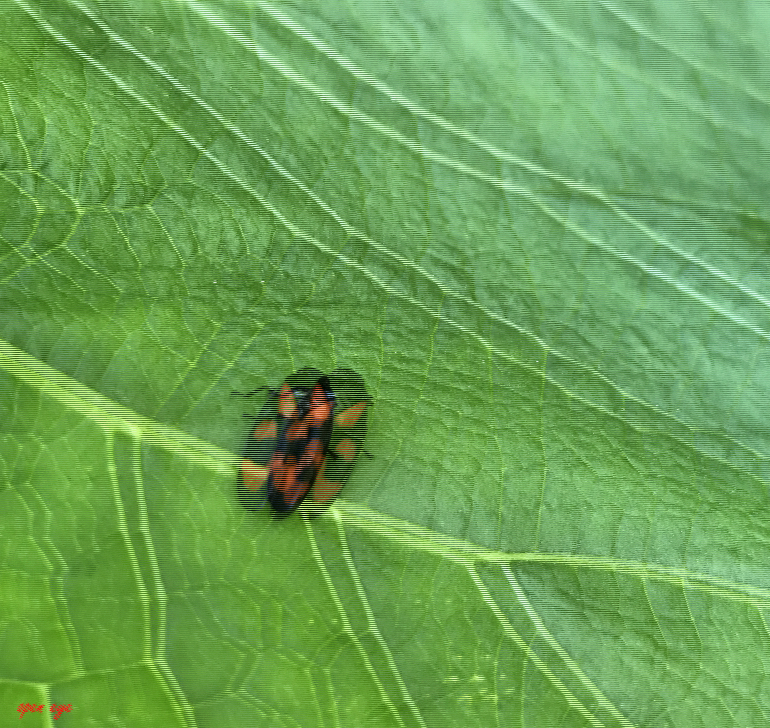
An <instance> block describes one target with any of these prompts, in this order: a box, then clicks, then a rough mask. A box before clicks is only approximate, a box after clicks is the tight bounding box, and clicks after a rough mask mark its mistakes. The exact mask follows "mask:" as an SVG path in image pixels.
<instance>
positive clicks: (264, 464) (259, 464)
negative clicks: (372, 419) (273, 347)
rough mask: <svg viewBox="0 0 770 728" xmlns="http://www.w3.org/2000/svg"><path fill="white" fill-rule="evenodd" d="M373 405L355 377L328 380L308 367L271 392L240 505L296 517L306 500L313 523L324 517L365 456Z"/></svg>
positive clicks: (241, 481) (339, 374) (257, 422)
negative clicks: (265, 507)
mask: <svg viewBox="0 0 770 728" xmlns="http://www.w3.org/2000/svg"><path fill="white" fill-rule="evenodd" d="M259 391H261V390H255V391H254V392H248V393H247V394H246V395H245V396H251V395H253V394H256V392H259ZM368 404H369V398H368V395H367V393H366V387H365V386H364V383H363V380H362V379H361V377H360V376H359V375H358V374H357V373H356V372H354V371H352V370H350V369H338V370H335V371H334V372H332V373H331V374H330V375H329V376H328V377H327V376H325V375H324V374H322V373H321V372H319V371H318V370H317V369H313V368H312V367H305V368H304V369H300V370H299V371H297V372H295V373H294V374H292V375H291V376H289V377H287V379H286V380H285V381H284V382H283V383H282V385H281V388H280V389H279V390H270V394H269V396H268V399H267V401H266V402H265V404H264V406H263V407H262V409H261V410H260V412H259V414H258V415H257V416H256V418H254V424H253V426H252V427H251V428H250V431H249V437H248V439H247V442H246V445H245V447H244V449H243V455H242V459H241V465H240V470H239V473H238V495H239V498H240V500H241V503H242V504H243V505H244V506H245V507H246V508H249V509H251V510H257V509H259V508H261V507H262V506H263V505H264V503H265V500H268V501H269V502H270V505H271V506H272V508H273V510H274V511H275V512H276V514H277V515H279V516H286V515H288V514H290V513H292V512H293V511H294V510H296V508H297V507H298V506H299V505H300V503H302V502H303V500H304V501H305V504H306V505H307V508H305V507H304V506H303V511H306V512H307V514H308V515H316V514H317V513H319V512H320V511H322V510H323V509H324V508H325V507H326V506H327V505H328V504H329V503H331V501H332V500H334V498H335V497H336V495H337V493H339V491H340V490H341V489H342V486H343V485H344V484H345V482H346V481H347V479H348V477H349V476H350V472H351V471H352V469H353V465H354V464H355V461H356V459H357V457H358V454H359V452H360V451H361V450H360V445H361V443H362V442H363V439H364V437H365V435H366V408H367V405H368ZM308 495H309V498H307V500H306V497H307V496H308Z"/></svg>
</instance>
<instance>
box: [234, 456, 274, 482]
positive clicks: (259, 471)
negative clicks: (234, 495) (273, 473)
mask: <svg viewBox="0 0 770 728" xmlns="http://www.w3.org/2000/svg"><path fill="white" fill-rule="evenodd" d="M268 472H269V470H268V468H267V467H265V466H264V465H257V464H256V463H254V462H252V461H251V460H245V459H244V460H243V461H242V462H241V477H242V478H243V486H244V487H245V488H247V489H248V490H259V489H260V488H261V487H262V486H263V485H264V484H265V481H266V480H267V474H268Z"/></svg>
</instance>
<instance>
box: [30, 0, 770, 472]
mask: <svg viewBox="0 0 770 728" xmlns="http://www.w3.org/2000/svg"><path fill="white" fill-rule="evenodd" d="M16 1H17V2H18V4H19V5H20V6H21V7H22V8H24V10H25V11H26V12H28V13H29V14H30V15H31V16H32V17H33V18H35V20H36V21H37V22H38V23H39V24H40V26H41V27H42V28H44V29H45V30H46V31H47V32H48V33H49V34H50V35H51V36H52V37H54V38H55V39H56V40H57V41H58V42H60V43H61V44H62V45H64V46H66V47H67V48H69V49H70V50H71V51H72V52H73V53H75V54H76V55H78V57H80V58H81V59H82V60H84V61H85V62H87V63H88V64H89V65H91V66H93V67H94V68H96V69H97V70H98V71H99V72H100V73H102V74H103V75H104V76H106V77H107V78H109V79H110V80H111V81H112V82H113V83H114V84H115V85H116V86H118V88H120V89H121V90H122V91H123V92H124V93H126V94H127V95H128V96H130V97H131V98H133V99H135V100H136V101H137V102H138V103H139V104H141V105H142V106H143V107H144V108H146V109H147V110H148V111H150V112H151V113H153V114H154V115H155V116H156V117H157V118H158V119H159V120H160V121H162V122H163V123H164V124H165V125H166V126H168V127H169V128H170V129H172V130H174V131H175V132H176V133H177V134H179V136H180V137H181V138H183V139H185V140H186V141H187V142H188V143H189V144H190V145H191V146H192V147H193V148H194V149H196V150H197V151H198V152H199V153H200V154H201V155H202V156H204V157H206V158H207V159H208V160H209V161H210V162H211V163H212V164H213V165H214V166H215V167H216V168H217V169H219V170H220V172H222V174H223V175H225V176H226V177H227V178H228V179H230V180H232V181H233V182H234V183H235V184H237V185H238V186H240V187H241V188H242V189H244V190H245V191H246V192H248V193H249V194H250V195H251V196H252V197H253V198H254V199H255V200H257V201H258V202H259V203H260V204H261V205H262V206H263V207H264V208H265V209H266V210H267V211H268V212H270V214H272V215H273V216H274V217H275V218H276V219H277V220H278V221H279V222H280V223H281V224H282V225H283V226H284V227H285V228H286V229H287V230H289V232H291V233H292V235H294V236H296V237H297V238H299V239H301V240H303V241H305V242H307V243H309V244H311V245H313V246H315V247H316V248H317V249H319V250H321V251H323V252H324V253H326V254H327V255H330V256H332V257H335V258H337V259H338V260H339V261H340V262H343V263H344V264H346V265H347V266H349V267H351V268H354V269H356V270H357V271H359V272H360V273H361V274H362V275H363V276H364V277H366V278H367V279H368V280H370V281H371V282H373V283H374V284H375V285H376V286H377V287H378V288H380V289H382V290H386V291H388V292H389V293H390V294H391V295H396V296H398V297H400V298H401V299H402V300H405V301H407V302H409V303H410V304H411V305H413V306H416V307H417V308H419V309H421V310H423V311H424V312H426V313H427V314H428V315H429V316H430V317H437V316H438V317H439V318H440V320H441V321H443V322H444V323H446V324H447V325H448V326H450V327H452V328H456V329H458V330H459V331H461V332H462V333H463V334H465V335H466V336H468V337H470V338H472V339H474V340H476V341H477V342H478V343H479V344H480V345H481V346H482V347H483V348H486V349H487V350H489V351H491V352H493V353H495V354H496V355H497V356H499V357H500V358H501V359H504V360H507V361H510V362H513V363H516V364H518V365H520V366H522V367H523V368H525V369H528V370H530V371H532V372H533V373H540V372H539V370H536V369H535V368H534V367H533V366H532V365H530V364H529V363H527V362H522V361H519V360H518V359H517V358H516V357H515V356H513V355H511V354H510V353H509V352H507V351H503V350H501V349H499V348H498V347H496V346H493V345H492V344H491V343H490V342H488V341H486V340H485V339H484V338H483V337H482V336H480V335H479V334H477V333H476V332H474V331H470V330H469V329H468V328H467V327H465V326H463V325H462V324H460V323H459V322H456V321H453V320H451V319H448V318H446V317H444V316H441V315H439V314H438V313H437V312H436V311H434V310H432V309H430V308H429V307H428V306H426V305H425V304H423V303H422V302H421V301H418V300H416V299H414V298H412V297H411V296H409V295H407V294H404V293H399V292H397V291H393V290H392V289H391V288H390V287H389V286H388V285H387V284H386V283H385V282H384V281H381V280H380V279H378V278H377V277H376V276H375V275H374V274H372V273H371V272H370V271H369V270H368V268H366V267H365V266H363V265H361V264H359V263H357V262H356V261H353V260H351V259H350V258H348V257H347V256H344V255H343V254H341V253H339V252H338V251H336V250H334V249H333V248H330V247H329V246H327V245H325V244H323V243H321V242H320V241H319V240H317V239H316V238H313V237H312V236H310V235H309V234H308V233H306V232H305V231H304V230H302V229H301V228H299V227H298V226H297V225H295V224H294V223H292V222H291V221H290V220H289V219H288V218H287V217H286V216H285V215H284V214H283V213H282V212H280V210H278V208H277V207H276V206H275V205H273V204H272V203H270V202H269V201H268V200H267V199H265V198H263V197H262V196H261V195H259V194H258V193H257V191H256V190H255V189H254V188H253V187H251V186H250V185H249V184H248V183H247V182H246V181H245V180H243V179H241V178H239V177H237V176H236V175H235V174H234V173H233V171H232V170H230V169H229V168H228V167H227V166H226V165H225V164H224V163H223V162H222V161H221V160H220V159H219V158H218V157H216V156H215V155H214V154H212V153H211V151H210V150H209V149H207V148H206V147H205V146H204V145H202V144H201V143H200V142H198V141H197V140H196V139H195V138H194V137H192V136H191V135H190V134H189V133H188V132H187V131H186V130H184V129H183V128H182V127H180V126H179V125H178V124H176V123H175V122H174V121H173V120H172V119H171V118H169V117H168V116H167V115H166V114H165V113H163V112H162V111H161V110H160V109H158V108H157V107H156V106H154V105H153V104H151V103H150V102H149V101H148V100H147V99H145V98H144V97H143V96H141V95H140V94H139V93H137V92H136V91H135V90H134V89H132V88H131V87H130V86H129V85H128V84H126V83H125V82H124V81H123V80H122V79H121V78H119V77H117V76H115V75H114V74H113V73H112V72H111V71H110V70H109V69H107V68H106V67H105V66H103V65H102V64H101V63H99V62H98V61H97V60H96V59H94V58H91V57H90V56H89V55H88V54H86V53H85V52H84V51H82V50H81V49H80V48H78V47H77V46H75V45H74V44H73V43H71V42H70V41H69V40H67V39H66V38H65V37H64V36H62V35H61V34H60V33H59V32H58V31H57V30H56V29H55V28H53V27H52V26H51V25H50V24H48V23H47V22H46V21H45V20H43V19H42V18H41V17H40V16H39V15H38V14H37V13H36V12H35V11H33V10H32V9H31V8H29V7H28V6H27V5H26V3H25V2H24V0H16ZM84 12H86V11H85V10H84ZM94 22H98V21H97V20H96V19H94ZM103 29H104V31H105V33H108V34H109V35H110V37H111V38H112V39H113V40H115V42H118V43H120V44H122V45H123V46H124V47H126V48H127V49H128V50H131V52H132V53H134V54H136V55H137V57H139V58H140V59H142V60H143V62H145V63H147V64H148V65H149V66H150V67H152V68H153V69H154V70H156V72H157V73H159V74H161V75H163V77H164V78H167V79H168V81H169V83H173V84H174V85H175V86H176V87H177V88H178V89H179V90H180V92H182V93H185V94H186V95H188V96H189V97H190V98H191V99H194V100H195V101H196V103H199V104H201V106H202V108H204V109H206V110H207V112H208V113H211V114H212V115H213V116H214V117H215V118H217V120H219V121H220V123H222V124H223V125H224V126H225V127H226V128H227V129H228V130H229V131H231V133H233V134H235V135H237V136H238V138H240V139H242V141H243V142H244V143H245V144H247V145H248V146H249V147H250V148H252V149H254V151H256V152H257V153H258V154H260V155H261V156H263V158H264V159H265V160H266V161H268V163H270V164H271V166H273V167H274V169H276V171H278V172H279V173H280V174H281V175H282V176H284V177H286V178H287V179H289V180H291V181H292V182H293V183H294V184H296V185H297V186H298V187H299V188H300V189H302V190H303V192H305V194H308V195H309V196H310V197H311V199H313V200H314V201H315V202H317V204H319V206H321V208H322V209H324V210H325V211H327V212H328V214H330V215H331V216H333V217H334V219H335V220H337V221H338V223H339V224H340V226H341V227H342V228H343V230H345V232H346V233H348V234H349V235H355V236H357V237H359V238H360V239H362V240H365V241H366V242H367V243H369V244H370V245H372V247H373V248H375V249H376V250H378V251H379V252H381V253H382V254H383V255H387V256H388V257H390V258H391V259H393V260H395V261H396V262H398V263H399V264H400V265H403V266H405V267H408V268H411V269H412V270H415V272H418V273H419V274H420V275H422V276H423V277H424V278H425V279H426V280H429V281H430V282H431V283H433V284H434V285H435V286H436V287H437V288H438V289H439V290H440V291H441V292H442V293H444V294H445V295H449V296H452V297H453V298H456V299H457V300H460V301H462V302H463V303H465V304H466V305H468V306H470V307H472V308H475V309H477V310H479V311H480V312H482V313H483V314H484V315H485V316H487V317H489V318H490V319H493V320H495V321H497V322H499V323H501V324H503V325H504V326H507V327H509V328H512V329H514V330H515V331H516V332H518V333H519V334H521V335H523V336H526V337H527V338H528V339H530V340H531V341H533V342H535V343H537V345H538V346H541V347H542V348H543V349H544V350H548V351H550V353H551V355H552V356H557V357H559V358H560V359H562V360H563V361H567V362H569V363H571V364H574V365H575V366H577V367H579V368H581V369H583V370H584V371H587V372H589V373H590V374H591V375H592V376H593V377H594V378H596V379H597V380H599V381H601V382H603V383H604V384H606V385H608V386H609V387H610V388H611V389H613V390H614V391H617V392H619V393H620V394H622V395H623V397H624V398H625V399H627V400H628V401H630V402H634V403H636V404H639V405H640V406H641V407H643V408H645V409H649V410H652V411H655V412H656V413H657V414H659V415H660V416H662V417H664V418H665V419H667V420H670V421H673V422H676V423H677V424H679V425H680V426H682V427H683V428H685V429H689V427H690V426H689V425H688V424H686V423H684V422H682V421H680V420H678V419H677V418H675V417H674V416H673V415H670V414H668V413H665V412H662V411H661V410H659V409H658V408H656V407H654V406H653V405H651V404H649V403H647V402H644V401H643V400H641V399H640V398H638V397H636V396H634V395H631V394H629V393H626V392H624V391H622V390H620V389H619V388H618V387H617V385H616V384H615V383H614V382H612V381H611V380H609V379H608V378H607V377H606V376H604V375H602V374H600V373H599V372H597V371H595V370H593V369H591V368H590V367H587V366H586V365H584V364H582V363H579V362H576V361H574V360H573V359H571V358H569V357H567V356H566V355H564V354H562V353H561V352H558V351H556V350H554V349H552V348H550V347H548V346H547V345H546V343H545V342H544V341H543V340H542V339H540V338H539V337H537V336H535V335H534V334H532V333H530V332H527V331H525V330H524V329H522V328H521V327H519V326H517V325H516V324H515V323H513V322H511V321H509V320H507V319H505V318H504V317H502V316H500V315H499V314H496V313H494V312H492V311H490V310H488V309H486V308H484V307H483V306H481V305H480V304H478V303H477V302H475V301H472V300H470V299H467V298H466V297H464V296H462V295H461V294H459V293H457V292H455V291H452V290H451V289H448V288H447V287H446V285H445V284H443V283H441V282H440V281H438V280H437V279H436V278H435V277H434V276H432V275H430V274H429V273H428V272H427V271H425V270H423V269H422V268H421V267H420V266H419V265H417V264H416V263H413V262H412V261H409V260H407V259H406V258H404V257H403V256H401V255H399V254H398V253H396V252H394V251H390V250H387V249H386V248H384V246H381V245H380V244H379V243H377V242H375V241H374V240H372V239H370V238H368V237H366V236H364V235H362V234H361V233H359V232H358V231H357V230H355V228H353V227H352V226H351V225H349V224H348V223H347V222H345V221H344V220H342V219H341V218H340V217H339V216H338V215H337V214H336V213H334V212H333V211H332V210H331V209H330V208H329V207H328V205H326V203H324V202H322V201H321V200H320V199H319V198H318V197H317V196H316V195H315V193H313V192H312V191H311V190H309V189H308V188H307V187H306V186H305V185H303V184H302V183H301V182H300V181H299V180H296V179H295V178H294V177H293V175H291V174H290V173H289V172H288V171H287V170H285V169H283V168H282V167H281V166H280V165H278V163H277V162H276V161H275V160H273V159H272V157H270V156H269V155H268V154H267V153H266V152H265V151H264V150H262V149H260V148H259V147H258V146H257V145H256V144H255V143H254V142H252V141H251V140H249V139H248V138H247V137H246V135H245V134H244V133H243V132H242V131H241V130H240V129H238V128H237V127H236V126H235V125H233V124H232V123H230V122H228V121H227V120H225V119H224V118H223V117H222V116H221V115H220V114H219V113H218V112H216V111H215V110H214V109H212V108H211V107H210V106H209V105H207V104H206V103H205V102H203V101H202V100H200V99H198V98H197V97H196V96H195V95H194V94H192V93H191V92H190V91H189V90H187V89H184V87H182V86H181V84H179V83H178V82H177V81H176V80H175V79H172V78H171V77H170V76H169V75H168V74H167V73H166V72H165V71H164V70H163V69H161V68H160V67H159V66H158V65H157V64H155V63H154V62H153V61H151V60H150V59H147V58H146V57H144V56H143V55H142V54H141V53H139V52H138V51H136V49H133V48H132V47H131V46H129V45H128V44H126V43H125V41H122V39H120V38H118V37H117V36H115V34H114V33H113V32H112V31H111V30H110V29H109V28H107V27H106V26H104V27H103ZM244 42H245V41H244ZM520 189H521V191H522V193H523V194H526V195H527V196H529V197H530V198H531V200H532V202H533V204H535V205H536V206H538V207H540V208H541V209H543V210H546V208H547V206H545V205H543V204H542V203H541V202H540V201H539V200H538V199H537V198H536V197H535V196H534V195H531V194H530V193H529V192H528V191H527V190H524V188H520ZM551 215H552V216H554V215H555V213H553V212H552V211H551ZM555 217H556V219H559V221H560V222H562V224H563V225H565V227H568V228H569V229H571V230H572V231H573V232H575V233H576V234H580V235H581V236H584V233H583V231H582V230H579V229H578V228H577V226H576V225H574V224H573V223H571V222H570V221H569V220H567V219H565V218H563V217H561V216H558V215H557V216H555ZM585 239H586V240H590V238H588V236H585ZM606 248H607V251H608V252H613V253H614V254H617V255H618V256H619V257H621V258H622V259H624V260H626V259H627V260H628V261H630V262H633V261H634V260H635V259H634V258H632V257H631V256H628V255H626V254H625V253H622V252H621V251H615V249H614V248H611V247H610V246H606ZM649 270H650V272H651V273H654V269H652V268H650V269H649ZM669 278H670V277H669ZM685 290H688V291H689V289H687V288H686V287H685ZM768 340H769V341H770V336H768ZM547 380H548V381H549V383H551V384H552V385H553V386H554V387H556V388H557V389H559V390H561V391H564V392H565V393H566V394H568V395H569V396H571V397H574V398H575V399H577V400H578V401H580V402H582V403H584V404H585V405H586V406H587V407H590V408H592V409H598V410H600V411H602V412H603V413H604V414H606V415H607V416H609V417H612V418H615V419H619V420H621V421H623V422H624V424H626V425H628V426H630V427H633V428H635V429H636V425H635V424H634V423H631V422H628V421H625V420H622V418H620V417H619V416H618V415H616V414H615V413H612V412H609V411H607V410H606V409H605V408H602V407H600V406H599V405H597V404H595V403H593V402H590V401H588V400H586V399H584V398H582V397H580V396H577V395H575V394H574V393H572V392H567V391H566V390H565V389H564V387H563V385H562V384H561V383H560V382H558V381H557V380H555V379H553V378H552V377H550V376H549V377H547ZM672 437H673V436H672ZM674 439H676V440H677V441H678V442H680V443H681V444H682V445H683V446H686V447H689V448H692V449H695V446H694V445H693V444H692V443H687V442H685V441H682V440H681V439H679V438H674ZM725 439H726V440H728V441H729V442H731V443H733V444H735V445H737V446H738V447H740V448H741V449H743V450H745V451H748V452H750V453H751V454H752V455H753V456H754V457H756V458H763V457H764V456H762V455H761V454H760V453H759V452H757V451H755V450H753V449H751V448H749V447H748V446H747V445H745V444H743V443H741V442H738V441H735V440H733V439H731V438H727V437H725ZM696 451H697V450H696ZM697 452H699V451H697ZM701 454H702V455H705V456H707V457H711V458H714V459H716V460H717V461H719V462H722V463H723V464H725V465H727V466H728V467H730V468H735V467H736V466H735V465H734V464H733V463H730V462H727V461H723V460H721V459H719V458H715V456H714V455H712V454H711V453H705V452H703V453H701ZM741 472H743V471H741ZM751 477H754V478H755V479H756V476H753V474H752V475H751ZM760 482H761V481H760Z"/></svg>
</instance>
